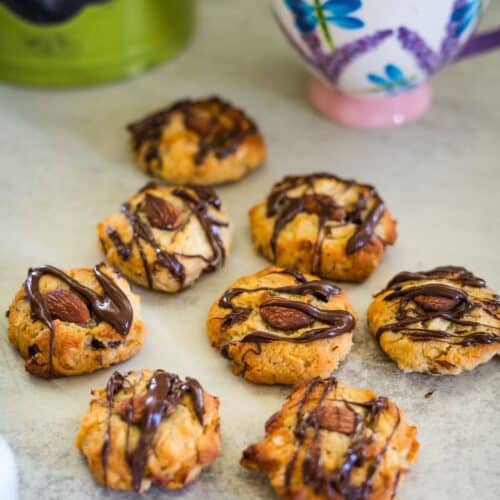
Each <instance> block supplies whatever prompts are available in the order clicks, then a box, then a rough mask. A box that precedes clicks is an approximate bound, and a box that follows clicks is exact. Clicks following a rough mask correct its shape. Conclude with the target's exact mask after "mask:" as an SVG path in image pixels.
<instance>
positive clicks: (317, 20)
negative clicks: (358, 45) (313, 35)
mask: <svg viewBox="0 0 500 500" xmlns="http://www.w3.org/2000/svg"><path fill="white" fill-rule="evenodd" d="M284 1H285V3H286V5H287V7H288V8H289V9H290V10H291V11H292V13H293V15H294V18H295V26H297V28H298V29H299V30H300V31H301V32H303V33H308V32H310V31H314V29H315V28H316V26H318V25H319V27H320V29H321V31H322V33H323V35H324V37H325V39H326V41H327V42H328V45H329V46H330V48H331V49H333V48H334V44H333V40H332V37H331V34H330V31H329V29H328V23H331V24H334V25H336V26H338V27H339V28H342V29H348V30H355V29H359V28H362V27H363V26H364V25H365V23H364V22H363V21H362V20H361V19H359V18H358V17H355V16H353V15H352V13H353V12H356V11H357V10H359V9H360V8H361V5H362V2H361V0H326V1H324V0H323V1H321V0H312V3H309V2H307V1H306V0H284Z"/></svg>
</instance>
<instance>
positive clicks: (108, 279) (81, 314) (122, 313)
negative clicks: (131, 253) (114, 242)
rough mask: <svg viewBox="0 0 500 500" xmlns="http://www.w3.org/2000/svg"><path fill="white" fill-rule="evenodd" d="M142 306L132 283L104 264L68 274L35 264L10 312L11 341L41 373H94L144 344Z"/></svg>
mask: <svg viewBox="0 0 500 500" xmlns="http://www.w3.org/2000/svg"><path fill="white" fill-rule="evenodd" d="M139 304H140V299H139V296H138V295H135V294H133V293H132V292H131V291H130V286H129V284H128V283H127V281H126V280H125V279H123V278H122V277H121V276H119V274H118V273H117V272H115V271H114V270H113V269H111V268H110V267H108V266H105V265H104V264H99V265H97V266H95V267H94V268H93V269H91V268H77V269H70V270H69V271H67V272H64V271H61V270H60V269H57V268H55V267H52V266H43V267H36V268H33V269H30V270H29V272H28V277H27V279H26V281H25V282H24V285H23V287H22V288H21V290H19V292H18V293H17V294H16V296H15V297H14V300H13V302H12V304H11V305H10V307H9V310H8V311H7V316H8V319H9V340H10V342H11V343H12V345H13V346H14V347H15V348H16V349H17V350H18V351H19V352H20V353H21V355H22V357H23V358H25V359H26V364H25V366H26V370H27V371H28V372H30V373H31V374H33V375H37V376H38V377H43V378H51V377H56V376H68V375H79V374H81V373H88V372H93V371H94V370H98V369H99V368H105V367H107V366H110V365H113V364H115V363H119V362H121V361H124V360H126V359H128V358H130V357H132V356H133V355H134V354H135V353H136V352H137V351H138V350H139V348H140V347H141V346H142V344H143V342H144V333H145V327H144V323H143V321H142V319H141V317H140V316H139V314H140V311H139Z"/></svg>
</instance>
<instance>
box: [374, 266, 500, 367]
mask: <svg viewBox="0 0 500 500" xmlns="http://www.w3.org/2000/svg"><path fill="white" fill-rule="evenodd" d="M368 325H369V327H370V330H371V332H372V333H373V335H374V336H375V337H376V339H377V341H378V342H379V344H380V347H381V348H382V350H383V351H384V352H385V353H386V354H387V355H388V356H389V357H390V358H392V359H393V360H394V361H395V362H396V363H397V365H398V367H399V368H400V369H401V370H403V371H405V372H422V373H432V374H438V375H441V374H442V375H447V374H448V375H457V374H458V373H460V372H461V371H462V370H472V369H474V368H475V367H476V366H478V365H480V364H482V363H485V362H487V361H489V360H490V359H491V358H492V357H493V356H494V355H495V354H500V297H499V296H498V295H496V294H495V293H494V292H493V290H491V289H490V288H487V287H486V283H485V281H484V280H482V279H481V278H478V277H477V276H474V274H472V273H471V272H470V271H467V270H466V269H464V268H463V267H455V266H443V267H436V268H435V269H432V270H431V271H422V272H401V273H399V274H397V275H396V276H395V277H394V278H393V279H392V280H391V281H390V282H389V284H388V285H387V287H386V288H385V289H384V290H382V291H381V292H380V293H378V294H377V295H375V299H374V300H373V302H372V303H371V305H370V307H369V309H368Z"/></svg>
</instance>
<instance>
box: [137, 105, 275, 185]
mask: <svg viewBox="0 0 500 500" xmlns="http://www.w3.org/2000/svg"><path fill="white" fill-rule="evenodd" d="M128 130H129V132H130V134H131V136H132V148H133V150H134V153H135V156H136V158H137V163H138V164H139V166H140V167H141V168H142V169H143V170H145V171H146V172H147V173H149V174H151V175H155V176H157V177H161V178H162V179H165V180H166V181H168V182H171V183H173V184H198V185H211V184H220V183H223V182H231V181H235V180H237V179H239V178H240V177H243V176H244V175H245V174H247V173H248V172H250V171H251V170H254V169H255V168H257V167H258V166H259V165H261V164H262V163H263V162H264V160H265V158H266V147H265V144H264V140H263V138H262V136H261V135H260V133H259V131H258V129H257V126H256V125H255V123H254V122H253V121H252V120H251V119H250V118H249V117H248V116H247V115H246V114H245V113H244V112H243V111H241V110H240V109H238V108H235V107H234V106H233V105H231V104H229V103H227V102H225V101H223V100H221V99H219V98H218V97H209V98H206V99H198V100H184V101H179V102H177V103H175V104H173V105H172V106H170V107H169V108H167V109H164V110H161V111H158V112H157V113H154V114H152V115H149V116H147V117H146V118H143V119H142V120H140V121H138V122H136V123H132V124H130V125H129V126H128Z"/></svg>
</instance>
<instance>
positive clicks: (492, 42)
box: [455, 28, 500, 61]
mask: <svg viewBox="0 0 500 500" xmlns="http://www.w3.org/2000/svg"><path fill="white" fill-rule="evenodd" d="M496 48H500V28H497V29H494V30H491V31H486V32H484V33H480V34H479V35H473V36H472V37H471V38H469V41H468V42H467V43H466V44H465V45H464V48H463V49H462V50H461V51H460V52H459V54H458V55H457V56H456V57H455V60H456V61H458V60H459V59H463V58H464V57H471V56H475V55H477V54H481V53H482V52H487V51H488V50H493V49H496Z"/></svg>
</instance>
